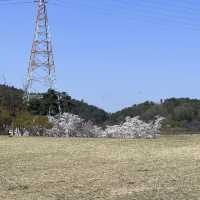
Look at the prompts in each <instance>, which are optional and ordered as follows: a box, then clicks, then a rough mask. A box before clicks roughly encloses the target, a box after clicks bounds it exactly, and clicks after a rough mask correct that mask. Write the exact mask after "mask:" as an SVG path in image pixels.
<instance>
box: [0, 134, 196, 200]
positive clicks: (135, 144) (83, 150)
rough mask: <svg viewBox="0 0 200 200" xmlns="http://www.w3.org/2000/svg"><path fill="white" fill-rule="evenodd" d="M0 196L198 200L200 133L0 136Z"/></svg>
mask: <svg viewBox="0 0 200 200" xmlns="http://www.w3.org/2000/svg"><path fill="white" fill-rule="evenodd" d="M0 199H1V200H29V199H31V200H64V199H66V200H94V199H98V200H111V199H112V200H134V199H135V200H150V199H153V200H162V199H163V200H168V199H169V200H183V199H187V200H193V199H195V200H197V199H200V135H199V136H198V135H192V136H183V135H182V136H181V135H179V136H164V137H161V138H160V139H157V140H143V139H141V140H113V139H61V138H59V139H56V138H42V137H38V138H36V137H35V138H31V137H28V138H25V137H21V138H20V137H18V138H17V137H14V138H9V137H0Z"/></svg>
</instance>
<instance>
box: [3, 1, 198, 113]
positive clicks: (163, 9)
mask: <svg viewBox="0 0 200 200" xmlns="http://www.w3.org/2000/svg"><path fill="white" fill-rule="evenodd" d="M13 1H14V0H13ZM16 1H17V0H16ZM18 1H20V0H18ZM21 1H22V0H21ZM27 1H30V0H27ZM35 14H36V7H35V5H34V4H27V5H23V4H9V5H3V3H1V1H0V20H1V23H0V24H1V26H0V34H1V37H0V57H1V59H0V80H1V81H2V79H3V78H2V76H3V75H4V76H5V77H6V79H7V82H8V83H10V84H12V85H15V86H17V87H22V84H23V82H24V79H25V78H24V77H25V75H26V71H27V67H28V59H29V56H30V48H31V42H32V38H33V31H34V23H35ZM49 21H50V29H51V33H52V37H53V42H54V50H55V62H56V66H57V72H56V73H57V88H59V90H64V91H67V92H68V93H69V94H70V95H71V96H72V97H74V98H77V99H84V100H85V101H86V102H88V103H89V104H93V105H97V106H99V107H101V108H103V109H105V110H107V111H116V110H119V109H121V108H123V107H126V106H131V105H132V104H135V103H139V102H143V101H145V100H153V101H156V102H158V101H159V100H160V99H161V98H167V97H192V98H200V89H199V85H200V2H199V1H197V0H174V1H172V0H170V1H169V0H101V1H99V0H98V1H97V0H85V1H83V0H59V1H58V0H50V5H49Z"/></svg>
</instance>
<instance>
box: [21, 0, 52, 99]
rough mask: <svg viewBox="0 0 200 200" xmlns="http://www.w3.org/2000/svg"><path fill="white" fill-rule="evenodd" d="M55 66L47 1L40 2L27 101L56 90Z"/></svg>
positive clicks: (26, 88) (31, 57) (30, 63)
mask: <svg viewBox="0 0 200 200" xmlns="http://www.w3.org/2000/svg"><path fill="white" fill-rule="evenodd" d="M54 84H55V64H54V57H53V49H52V41H51V37H50V33H49V27H48V15H47V0H39V1H38V8H37V19H36V27H35V33H34V39H33V43H32V50H31V56H30V61H29V67H28V74H27V81H26V84H25V99H26V100H29V99H30V95H31V94H32V93H38V92H39V91H42V90H44V89H45V90H47V89H49V88H54Z"/></svg>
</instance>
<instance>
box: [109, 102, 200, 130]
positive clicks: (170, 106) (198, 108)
mask: <svg viewBox="0 0 200 200" xmlns="http://www.w3.org/2000/svg"><path fill="white" fill-rule="evenodd" d="M137 115H139V116H141V118H142V119H143V120H145V121H149V120H151V119H152V118H154V117H155V116H157V115H161V116H164V117H165V118H166V120H165V127H167V128H183V129H188V130H194V131H195V130H200V100H198V99H189V98H171V99H166V100H164V101H163V102H162V103H160V104H156V103H154V102H148V101H147V102H145V103H141V104H138V105H133V106H132V107H128V108H125V109H123V110H121V111H118V112H116V113H113V114H112V115H111V118H110V121H111V123H120V122H121V121H123V120H124V119H125V118H126V116H131V117H134V116H137Z"/></svg>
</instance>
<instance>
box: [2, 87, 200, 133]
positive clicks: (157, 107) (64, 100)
mask: <svg viewBox="0 0 200 200" xmlns="http://www.w3.org/2000/svg"><path fill="white" fill-rule="evenodd" d="M42 96H43V98H39V99H32V100H31V101H30V103H29V105H24V104H23V98H22V97H23V91H22V90H19V89H17V88H14V87H10V86H7V85H0V129H3V128H4V127H5V126H9V125H11V124H12V122H13V120H15V118H16V116H18V115H19V114H20V115H22V114H23V113H25V114H26V115H27V112H28V113H30V115H33V116H34V115H36V116H45V115H47V114H49V113H50V114H52V115H55V114H57V113H59V108H60V110H61V111H62V112H70V113H73V114H77V115H79V116H81V117H82V118H84V119H86V120H91V121H93V122H94V123H96V124H98V125H106V124H119V123H121V122H122V121H124V120H125V118H126V117H127V116H130V117H134V116H138V115H139V116H140V117H141V118H142V119H143V120H145V121H149V120H152V119H153V118H154V117H155V116H157V115H161V116H164V117H165V118H166V120H165V124H164V127H165V128H181V129H186V130H192V131H200V100H198V99H189V98H179V99H177V98H171V99H166V100H163V101H162V102H161V103H159V104H157V103H154V102H149V101H147V102H144V103H141V104H138V105H133V106H131V107H128V108H124V109H122V110H121V111H118V112H115V113H112V114H110V113H107V112H106V111H104V110H103V109H100V108H98V107H96V106H92V105H89V104H87V103H86V102H84V101H79V100H76V99H73V98H71V97H70V96H69V95H68V94H67V93H65V92H63V93H59V92H56V91H53V90H49V91H48V92H47V93H45V94H43V95H42ZM58 96H59V99H58ZM58 102H59V103H58ZM58 105H59V106H58Z"/></svg>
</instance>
